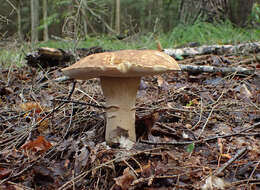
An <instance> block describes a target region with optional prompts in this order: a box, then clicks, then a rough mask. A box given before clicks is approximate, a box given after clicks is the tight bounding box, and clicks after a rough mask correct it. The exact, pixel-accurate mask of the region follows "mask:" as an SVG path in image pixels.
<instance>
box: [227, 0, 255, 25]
mask: <svg viewBox="0 0 260 190" xmlns="http://www.w3.org/2000/svg"><path fill="white" fill-rule="evenodd" d="M228 5H229V19H230V21H231V22H232V23H234V24H236V25H237V26H241V27H243V26H245V25H246V24H247V22H248V17H249V15H250V14H251V12H252V8H253V5H254V0H246V1H245V0H229V1H228Z"/></svg>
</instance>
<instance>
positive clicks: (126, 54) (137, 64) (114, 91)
mask: <svg viewBox="0 0 260 190" xmlns="http://www.w3.org/2000/svg"><path fill="white" fill-rule="evenodd" d="M176 70H180V67H179V65H178V64H177V62H176V61H175V60H174V59H173V58H172V57H170V56H169V55H167V54H165V53H163V52H160V51H157V50H120V51H115V52H104V53H97V54H92V55H89V56H87V57H85V58H83V59H81V60H79V61H78V62H76V63H75V64H73V65H71V66H69V67H67V68H64V69H62V72H63V73H64V74H65V75H66V76H69V77H70V78H74V79H79V80H88V79H91V78H96V77H100V79H101V87H102V90H103V93H104V96H105V98H106V108H107V109H106V134H105V139H106V142H107V144H109V145H113V144H118V143H120V142H119V141H120V140H119V139H120V138H121V137H123V138H124V139H127V140H130V141H132V142H136V134H135V101H136V94H137V90H138V87H139V84H140V80H141V77H142V76H146V75H154V74H159V73H163V72H169V71H176Z"/></svg>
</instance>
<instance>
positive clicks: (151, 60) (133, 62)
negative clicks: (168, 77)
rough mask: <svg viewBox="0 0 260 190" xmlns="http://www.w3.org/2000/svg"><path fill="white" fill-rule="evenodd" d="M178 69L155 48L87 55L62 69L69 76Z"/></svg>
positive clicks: (125, 74)
mask: <svg viewBox="0 0 260 190" xmlns="http://www.w3.org/2000/svg"><path fill="white" fill-rule="evenodd" d="M175 70H180V67H179V65H178V63H177V61H175V60H174V59H173V58H172V57H170V56H169V55H167V54H165V53H163V52H160V51H157V50H120V51H114V52H104V53H96V54H92V55H89V56H87V57H85V58H82V59H81V60H79V61H78V62H76V63H75V64H73V65H71V66H69V67H66V68H64V69H62V72H63V73H64V74H65V75H67V76H69V77H70V78H74V79H80V80H87V79H91V78H96V77H102V76H103V77H140V76H145V75H153V74H159V73H163V72H167V71H175Z"/></svg>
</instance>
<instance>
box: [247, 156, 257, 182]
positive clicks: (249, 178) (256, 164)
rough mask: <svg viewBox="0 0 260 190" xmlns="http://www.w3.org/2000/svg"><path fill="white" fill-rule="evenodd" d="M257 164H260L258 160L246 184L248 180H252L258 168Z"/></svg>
mask: <svg viewBox="0 0 260 190" xmlns="http://www.w3.org/2000/svg"><path fill="white" fill-rule="evenodd" d="M259 164H260V160H259V161H258V162H257V164H256V166H255V167H254V169H253V171H252V173H251V174H250V176H249V178H248V181H247V184H249V180H250V179H252V177H253V175H254V173H255V171H256V169H257V168H258V166H259Z"/></svg>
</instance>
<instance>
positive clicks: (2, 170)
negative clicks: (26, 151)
mask: <svg viewBox="0 0 260 190" xmlns="http://www.w3.org/2000/svg"><path fill="white" fill-rule="evenodd" d="M11 172H12V170H10V169H7V168H0V179H3V178H5V177H7V176H8V175H9V174H10V173H11Z"/></svg>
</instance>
